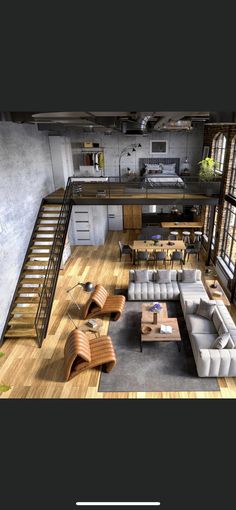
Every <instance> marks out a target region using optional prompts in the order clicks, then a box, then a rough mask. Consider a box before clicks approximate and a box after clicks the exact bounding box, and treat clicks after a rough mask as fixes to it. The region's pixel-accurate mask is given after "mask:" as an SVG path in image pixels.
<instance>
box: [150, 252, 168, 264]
mask: <svg viewBox="0 0 236 510" xmlns="http://www.w3.org/2000/svg"><path fill="white" fill-rule="evenodd" d="M153 258H154V264H155V265H156V267H157V262H159V261H162V262H163V264H164V266H165V268H166V253H165V252H164V251H155V250H153Z"/></svg>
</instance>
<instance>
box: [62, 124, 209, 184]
mask: <svg viewBox="0 0 236 510" xmlns="http://www.w3.org/2000/svg"><path fill="white" fill-rule="evenodd" d="M67 134H68V136H70V138H71V141H72V142H80V141H81V142H84V141H89V142H90V141H91V142H98V143H99V144H100V147H104V154H105V175H106V176H107V175H109V176H114V177H118V175H119V155H120V153H121V150H122V149H124V148H125V147H127V145H130V144H133V143H141V145H142V147H141V148H139V149H136V152H133V153H132V154H131V156H129V157H126V156H123V157H122V159H121V168H122V171H123V173H125V172H126V170H127V167H129V168H131V170H133V171H135V172H136V173H137V174H138V173H139V168H140V164H139V159H140V158H149V157H155V155H151V154H150V140H167V141H168V153H167V154H166V155H163V157H176V158H180V165H181V164H182V163H184V160H185V158H186V154H187V156H188V159H189V162H190V165H191V172H192V174H195V173H198V171H199V167H198V165H197V163H198V161H200V159H201V156H202V146H203V127H202V125H201V124H199V126H197V127H194V129H193V130H192V131H191V132H189V133H187V132H185V131H184V132H182V131H181V132H176V131H175V132H167V133H165V132H158V131H156V132H154V133H152V134H148V135H143V136H142V135H140V136H130V135H128V136H127V135H123V134H122V133H117V134H112V135H104V134H103V133H101V134H100V133H78V132H76V131H75V130H71V131H68V132H67ZM88 151H89V149H88ZM156 157H158V156H156ZM94 175H96V176H97V175H98V174H97V173H96V172H94Z"/></svg>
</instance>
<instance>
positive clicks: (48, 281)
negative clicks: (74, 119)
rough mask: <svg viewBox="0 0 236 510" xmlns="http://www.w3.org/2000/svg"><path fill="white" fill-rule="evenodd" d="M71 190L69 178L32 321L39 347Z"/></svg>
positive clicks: (61, 246)
mask: <svg viewBox="0 0 236 510" xmlns="http://www.w3.org/2000/svg"><path fill="white" fill-rule="evenodd" d="M71 192H72V189H71V178H69V179H68V182H67V186H66V190H65V193H64V197H63V202H62V206H61V210H60V214H59V218H58V223H57V227H56V230H55V235H54V239H53V244H52V248H51V251H50V256H49V260H48V265H47V269H46V272H45V278H44V282H43V286H42V290H41V295H40V300H39V304H38V309H37V314H36V317H35V322H34V325H35V331H36V335H37V341H38V345H39V347H41V345H42V342H43V339H44V338H45V336H46V333H47V328H48V323H49V318H50V312H51V307H52V302H53V298H54V294H55V290H56V283H57V277H58V273H59V270H60V263H61V257H62V253H63V249H64V243H65V238H66V234H67V229H68V225H69V221H70V213H71V208H72V203H71ZM40 322H41V324H40Z"/></svg>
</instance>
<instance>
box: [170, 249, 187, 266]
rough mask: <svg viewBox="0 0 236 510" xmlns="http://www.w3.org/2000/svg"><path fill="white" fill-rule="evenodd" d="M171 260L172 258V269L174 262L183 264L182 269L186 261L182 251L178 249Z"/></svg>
mask: <svg viewBox="0 0 236 510" xmlns="http://www.w3.org/2000/svg"><path fill="white" fill-rule="evenodd" d="M170 260H171V268H172V269H173V265H174V262H179V263H180V265H181V269H182V267H183V263H184V259H183V254H182V251H177V250H176V251H173V252H172V254H171V256H170Z"/></svg>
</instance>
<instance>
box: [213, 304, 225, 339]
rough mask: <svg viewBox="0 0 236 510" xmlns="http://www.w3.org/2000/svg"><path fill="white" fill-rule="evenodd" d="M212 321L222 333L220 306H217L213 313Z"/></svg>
mask: <svg viewBox="0 0 236 510" xmlns="http://www.w3.org/2000/svg"><path fill="white" fill-rule="evenodd" d="M212 321H213V324H214V326H215V328H216V331H217V332H218V333H219V334H220V326H221V324H222V318H221V315H220V313H219V310H218V308H215V310H214V312H213V314H212ZM223 333H224V331H223Z"/></svg>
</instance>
